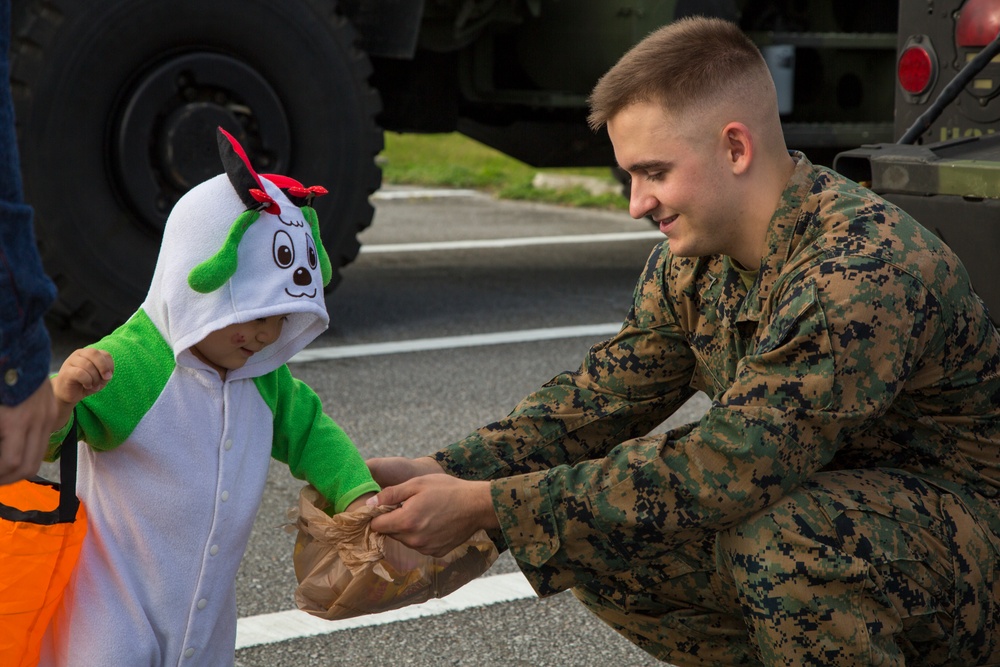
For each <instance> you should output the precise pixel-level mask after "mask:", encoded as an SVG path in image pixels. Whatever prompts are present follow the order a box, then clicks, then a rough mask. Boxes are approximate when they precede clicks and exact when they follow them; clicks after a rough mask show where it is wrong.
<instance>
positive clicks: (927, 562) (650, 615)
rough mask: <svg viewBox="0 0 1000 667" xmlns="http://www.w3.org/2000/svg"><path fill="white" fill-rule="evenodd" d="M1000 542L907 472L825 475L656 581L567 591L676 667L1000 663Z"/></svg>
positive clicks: (669, 563)
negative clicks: (625, 587)
mask: <svg viewBox="0 0 1000 667" xmlns="http://www.w3.org/2000/svg"><path fill="white" fill-rule="evenodd" d="M996 543H997V538H996V537H995V536H993V535H992V534H991V533H989V532H988V530H987V529H986V528H985V526H983V525H981V524H980V523H979V522H978V521H977V520H976V519H975V517H973V516H972V515H971V514H970V513H969V512H968V511H967V510H966V508H965V506H964V505H962V504H961V503H959V502H958V501H957V500H956V499H955V497H954V496H952V495H951V494H949V493H945V492H942V491H940V490H938V489H937V488H935V487H933V486H930V485H928V484H926V483H924V482H923V481H921V480H920V479H918V478H916V477H914V476H912V475H909V474H906V473H904V472H901V471H893V470H867V471H839V472H825V473H821V474H818V475H816V476H815V477H814V478H812V479H811V481H810V482H809V483H807V484H805V485H803V486H802V487H800V488H799V489H798V490H797V491H796V492H795V493H793V494H791V495H789V496H787V497H785V498H783V499H782V500H780V501H778V502H777V503H775V504H773V505H771V506H770V507H768V508H767V509H765V510H763V511H761V512H759V513H757V514H756V515H754V516H751V517H750V518H749V519H747V520H745V521H743V522H741V523H740V524H738V525H736V526H735V527H732V528H730V529H728V530H725V531H723V532H720V533H717V534H716V535H714V536H712V537H710V538H708V539H706V540H704V541H703V542H701V543H697V544H690V545H688V546H687V547H685V548H683V549H681V550H678V551H677V552H674V553H673V554H671V557H670V558H668V559H665V560H664V562H663V563H662V568H661V569H662V572H663V578H662V579H661V580H660V582H659V583H658V584H657V585H656V586H655V588H652V589H651V588H648V587H647V588H645V589H643V590H625V591H622V590H621V588H620V585H617V587H616V585H615V584H610V583H609V582H607V581H601V580H598V581H594V582H593V583H592V584H589V585H587V586H585V587H579V588H576V589H574V593H575V594H576V596H577V598H579V599H580V600H581V601H582V602H583V603H584V604H585V605H586V606H587V607H588V608H589V609H590V610H591V611H592V612H593V613H595V614H596V615H597V616H598V617H600V618H601V619H602V620H603V621H604V622H606V623H607V624H608V625H610V626H611V627H613V628H614V629H615V630H617V631H618V632H620V633H621V634H622V635H624V636H625V637H627V638H628V639H629V640H631V641H632V642H633V643H635V644H637V645H638V646H640V647H642V648H643V649H644V650H645V651H647V652H648V653H650V654H652V655H654V656H656V657H657V658H659V659H661V660H663V661H665V662H668V663H672V664H674V665H677V666H678V667H687V666H688V665H699V666H710V665H711V666H721V665H808V666H810V667H813V666H821V665H830V666H834V665H836V666H837V667H843V666H845V665H851V666H855V665H892V666H893V667H896V666H898V665H951V666H957V665H961V666H962V667H970V666H972V665H1000V640H998V638H997V637H996V636H995V629H1000V581H998V576H997V567H998V558H997V550H996V548H995V547H994V544H996ZM659 565H660V564H657V566H659Z"/></svg>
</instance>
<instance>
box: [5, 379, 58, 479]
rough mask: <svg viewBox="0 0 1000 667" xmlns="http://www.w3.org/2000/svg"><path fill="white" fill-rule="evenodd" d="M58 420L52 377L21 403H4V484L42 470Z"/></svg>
mask: <svg viewBox="0 0 1000 667" xmlns="http://www.w3.org/2000/svg"><path fill="white" fill-rule="evenodd" d="M56 420H57V415H56V402H55V399H54V398H53V396H52V383H51V382H49V380H48V379H46V380H45V381H44V382H42V384H41V385H39V387H38V389H36V390H35V392H34V393H33V394H32V395H31V396H29V397H28V398H27V399H25V400H24V401H22V402H21V403H20V404H18V405H14V406H6V405H4V406H0V485H3V484H10V483H12V482H16V481H18V480H21V479H26V478H28V477H31V476H32V475H35V474H37V473H38V468H39V467H41V465H42V459H43V458H44V457H45V451H46V450H47V449H48V447H49V435H51V433H52V432H53V431H55V430H56V429H57V428H58V425H57V424H56Z"/></svg>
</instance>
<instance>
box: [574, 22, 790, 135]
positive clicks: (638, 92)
mask: <svg viewBox="0 0 1000 667" xmlns="http://www.w3.org/2000/svg"><path fill="white" fill-rule="evenodd" d="M762 96H766V97H762ZM774 96H775V93H774V82H773V81H772V79H771V75H770V72H769V71H768V69H767V65H766V64H765V62H764V58H763V56H762V55H761V53H760V50H759V49H758V48H757V45H756V44H754V43H753V42H752V41H751V40H750V38H749V37H747V36H746V34H744V33H743V31H742V30H740V28H739V27H738V26H737V25H736V24H734V23H731V22H729V21H725V20H722V19H715V18H704V17H700V16H692V17H688V18H683V19H679V20H677V21H674V22H673V23H670V24H668V25H666V26H664V27H662V28H659V29H657V30H656V31H654V32H652V33H650V34H649V36H647V37H646V38H645V39H643V40H642V41H641V42H639V43H638V44H636V45H635V46H634V47H632V48H631V49H630V50H629V51H628V53H626V54H625V55H624V56H622V57H621V59H620V60H619V61H618V63H617V64H615V66H614V67H612V68H611V69H610V70H608V72H607V73H606V74H604V76H602V77H601V78H600V80H599V81H598V82H597V85H596V86H594V90H593V92H592V93H591V95H590V100H589V102H590V115H589V117H588V119H587V122H588V123H589V124H590V127H591V128H592V129H594V130H598V129H600V128H601V127H602V126H604V125H605V124H606V123H607V122H608V121H609V120H610V119H611V118H613V117H614V116H615V115H617V114H618V112H620V111H621V110H622V109H624V108H625V107H627V106H630V105H632V104H636V103H639V102H657V103H660V104H661V105H662V106H663V107H664V109H666V110H668V111H669V112H671V113H672V114H678V113H685V112H689V111H692V110H699V109H702V108H706V107H710V106H711V105H717V104H719V103H720V102H724V101H726V100H737V101H741V102H742V103H745V104H760V103H762V101H763V100H767V99H769V98H774ZM775 104H776V102H775Z"/></svg>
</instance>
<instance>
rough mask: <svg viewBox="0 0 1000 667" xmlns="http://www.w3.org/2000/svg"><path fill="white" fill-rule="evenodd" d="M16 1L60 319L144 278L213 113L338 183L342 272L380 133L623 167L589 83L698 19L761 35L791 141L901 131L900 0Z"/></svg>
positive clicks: (22, 112)
mask: <svg viewBox="0 0 1000 667" xmlns="http://www.w3.org/2000/svg"><path fill="white" fill-rule="evenodd" d="M13 4H14V7H13V42H12V61H11V66H12V73H11V79H12V85H13V92H14V99H15V113H16V116H17V122H18V132H19V135H18V136H19V144H20V148H21V157H22V167H23V173H24V179H25V191H26V196H27V199H28V201H29V202H30V203H31V204H32V205H33V206H34V207H35V210H36V227H35V228H36V233H37V236H38V240H39V246H40V249H41V252H42V256H43V261H44V263H45V266H46V269H47V271H48V272H49V273H50V275H52V276H53V278H54V279H55V281H56V283H57V285H58V287H59V300H58V302H57V304H56V306H55V308H54V309H53V318H54V320H55V322H56V323H57V324H58V323H64V324H71V325H72V326H74V327H75V328H77V329H78V330H80V331H82V332H86V333H88V334H101V333H103V332H106V331H108V330H110V329H111V328H113V327H114V326H115V325H117V324H118V323H120V322H121V321H123V320H124V319H125V318H126V317H128V316H129V315H130V314H131V313H132V312H133V311H134V309H135V308H136V306H137V305H138V304H139V303H140V301H141V299H142V298H143V296H144V295H145V292H146V289H147V286H148V284H149V279H150V277H151V275H152V270H153V266H154V263H155V259H156V255H157V252H158V249H159V241H160V238H161V234H162V229H163V224H164V221H165V219H166V216H167V214H168V212H169V211H170V209H171V208H172V206H173V205H174V203H175V202H176V201H177V199H178V198H179V197H180V196H181V195H182V194H183V193H184V192H186V191H187V190H188V189H189V188H190V187H192V186H193V185H195V184H196V183H198V182H200V181H202V180H204V179H206V178H208V177H210V176H212V175H214V174H216V173H219V172H220V170H221V166H220V163H219V160H218V156H217V155H216V152H215V151H216V149H215V141H214V137H213V133H214V129H215V127H217V126H222V127H223V128H225V129H226V130H228V131H229V132H230V133H232V134H233V135H234V136H236V137H237V139H238V140H239V141H240V142H241V143H242V145H243V146H245V147H246V148H247V150H248V153H250V155H251V158H252V159H253V161H254V164H255V165H257V166H258V168H259V169H260V170H261V171H262V172H264V173H268V172H270V173H286V174H290V175H294V176H295V177H296V178H298V179H299V180H302V181H303V182H304V183H306V184H307V185H311V184H320V185H324V186H326V187H328V188H329V189H330V191H331V194H330V195H329V196H327V197H323V198H322V199H319V200H318V202H317V203H318V204H319V206H320V210H319V213H320V219H321V220H322V221H323V225H322V237H323V242H324V245H325V246H326V247H327V250H328V251H329V254H330V257H331V260H332V261H333V264H334V266H335V267H338V268H339V267H343V266H344V265H346V264H347V263H348V262H350V261H351V260H352V259H353V258H354V257H355V256H356V254H357V252H358V249H359V245H358V241H357V234H358V232H359V231H361V230H362V229H364V228H365V227H366V226H367V225H369V224H370V222H371V220H372V215H373V209H372V206H371V204H370V203H369V195H370V194H371V193H372V192H374V191H375V190H376V189H378V188H379V187H380V183H381V173H380V169H379V167H378V165H377V164H376V162H375V157H376V156H377V154H378V153H379V152H380V151H381V149H382V147H383V131H385V130H389V131H394V132H452V131H459V132H462V133H464V134H466V135H468V136H469V137H472V138H473V139H476V140H478V141H480V142H482V143H484V144H487V145H489V146H492V147H494V148H496V149H499V150H500V151H503V152H504V153H507V154H509V155H511V156H513V157H515V158H518V159H520V160H523V161H524V162H527V163H529V164H531V165H535V166H539V167H543V166H585V165H586V166H593V165H601V166H604V165H606V166H609V167H610V166H611V165H612V164H613V157H612V152H611V147H610V144H609V142H608V140H607V137H606V134H605V133H600V134H594V133H592V132H590V131H589V130H588V128H587V126H586V123H585V116H586V97H587V95H588V93H589V92H590V90H591V88H592V86H593V85H594V83H595V82H596V80H597V78H598V77H599V76H600V75H601V74H602V73H603V72H604V71H606V70H607V69H608V68H609V67H610V66H611V65H612V64H614V62H615V61H616V60H617V59H618V57H619V56H620V55H621V54H622V53H624V52H625V51H626V50H627V49H628V48H629V47H630V46H631V45H632V44H634V43H635V42H637V41H638V40H640V39H641V38H642V37H644V36H645V35H646V34H648V33H649V32H650V31H652V30H653V29H655V28H657V27H659V26H661V25H663V24H666V23H668V22H670V21H673V20H676V19H677V18H679V17H681V16H685V15H690V14H703V15H714V16H721V17H724V18H728V19H731V20H734V21H737V22H738V23H739V24H740V25H741V26H742V27H743V28H744V29H745V30H746V31H747V32H748V33H749V34H750V35H751V36H752V37H753V38H754V39H755V40H756V41H757V42H758V43H759V44H760V46H761V48H762V50H763V51H764V53H765V56H766V57H768V59H769V62H770V63H772V69H773V71H774V72H775V78H776V80H777V81H778V82H779V93H780V94H781V99H782V111H783V113H784V121H785V132H786V135H787V137H788V141H789V145H791V146H793V147H795V148H801V149H803V150H806V151H807V152H808V153H809V154H810V156H812V157H814V158H819V160H820V161H822V159H823V155H824V154H825V155H828V156H829V160H831V161H832V158H833V156H834V155H835V153H836V152H837V151H838V150H842V149H844V148H847V147H853V146H857V145H859V144H862V143H870V142H883V141H891V140H892V131H893V125H892V91H893V86H894V80H893V72H894V64H895V50H896V35H895V29H896V19H897V13H896V2H895V0H864V1H862V0H838V1H837V2H830V1H829V0H282V1H281V2H275V1H274V0H100V1H99V2H95V1H94V0H15V2H14V3H13ZM338 279H339V278H338V277H337V276H335V277H334V280H333V281H332V284H335V283H336V281H337V280H338Z"/></svg>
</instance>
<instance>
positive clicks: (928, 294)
mask: <svg viewBox="0 0 1000 667" xmlns="http://www.w3.org/2000/svg"><path fill="white" fill-rule="evenodd" d="M794 157H795V159H796V160H797V165H796V166H795V170H794V173H793V176H792V178H791V180H790V181H789V182H788V184H787V186H786V188H785V190H784V192H783V194H782V199H781V203H780V205H779V207H778V209H777V211H776V212H775V214H774V216H773V218H772V219H771V222H770V225H769V227H768V232H767V238H766V252H765V255H764V257H763V259H762V262H761V265H760V269H759V271H758V272H756V274H749V275H748V273H747V272H745V271H742V272H741V271H739V270H737V267H735V266H734V265H733V263H732V261H731V260H729V259H728V258H726V257H722V256H710V257H690V258H688V257H677V256H674V255H672V254H671V252H670V248H669V244H668V242H664V243H663V244H661V245H660V246H658V247H657V248H656V249H655V250H654V251H653V253H652V255H651V256H650V258H649V262H648V264H647V266H646V269H645V272H644V273H643V275H642V277H641V278H640V280H639V283H638V285H637V287H636V290H635V297H634V304H633V306H632V308H631V309H630V311H629V313H628V316H627V318H626V321H625V323H624V325H623V326H622V329H621V331H620V332H619V333H618V335H617V336H615V337H614V338H612V339H611V340H609V341H607V342H605V343H602V344H599V345H597V346H595V347H593V348H592V349H591V350H590V352H589V353H588V355H587V357H586V358H585V360H584V362H583V364H582V365H581V367H580V369H579V370H578V371H576V372H566V373H563V374H560V375H558V376H556V377H555V378H553V379H552V380H551V381H550V382H548V383H547V384H546V385H545V386H543V387H542V388H541V389H540V390H538V391H537V392H535V393H534V394H532V395H531V396H529V397H527V398H526V399H525V400H524V401H522V402H521V403H520V404H519V405H518V406H517V407H516V408H515V409H514V411H513V412H511V413H510V415H509V416H508V417H507V418H505V419H503V420H500V421H498V422H496V423H493V424H490V425H488V426H486V427H484V428H482V429H480V430H478V431H477V432H475V433H474V434H472V435H471V436H469V437H468V438H466V439H465V440H463V441H461V442H458V443H456V444H454V445H452V446H450V447H447V448H446V449H444V450H442V451H440V452H438V453H437V454H436V455H435V457H436V460H437V461H438V462H439V463H440V464H441V465H442V466H443V467H444V468H445V470H446V471H447V472H449V473H451V474H453V475H456V476H459V477H462V478H466V479H490V480H493V481H492V482H491V492H492V499H493V504H494V509H495V511H496V513H497V516H498V518H499V521H500V524H501V527H502V530H503V535H504V539H505V540H506V543H507V545H508V546H509V548H510V550H511V552H512V553H513V555H514V557H515V558H516V560H517V563H518V565H519V566H520V568H521V569H522V571H523V572H524V574H525V575H526V576H527V578H528V580H529V581H530V582H531V584H532V586H533V587H534V588H535V590H536V591H537V592H538V593H539V594H541V595H549V594H553V593H556V592H559V591H562V590H566V589H573V591H574V593H575V595H576V596H577V597H578V598H579V599H580V600H582V601H583V603H584V604H585V605H587V606H588V607H589V608H590V609H591V610H592V611H593V612H594V613H596V614H597V615H598V616H600V617H601V618H602V619H603V620H605V621H606V622H607V623H608V624H610V625H611V626H612V627H614V628H615V629H617V630H618V631H619V632H621V633H622V634H624V635H625V636H626V637H628V638H629V639H631V640H632V641H633V642H635V643H637V644H638V645H640V646H641V647H642V648H644V649H645V650H647V651H648V652H649V653H651V654H653V655H655V656H657V657H659V658H661V659H663V660H665V661H669V662H672V663H675V664H678V665H735V664H761V663H763V664H768V665H778V664H795V665H838V666H840V665H861V664H873V665H874V664H878V665H901V664H904V661H905V663H906V664H924V665H986V664H1000V643H998V641H997V639H996V637H995V634H996V633H995V631H994V630H995V628H996V626H997V621H998V616H1000V583H998V578H997V565H998V557H997V556H998V551H1000V538H998V535H1000V501H998V500H997V496H998V494H1000V470H998V466H1000V407H998V406H1000V375H998V370H1000V368H998V367H1000V337H998V335H997V332H996V330H995V329H994V327H993V325H992V324H991V322H990V321H989V318H988V315H987V313H986V312H985V309H984V307H983V304H982V303H981V301H980V300H979V298H978V297H977V296H976V295H975V293H974V292H973V291H972V289H971V287H970V284H969V280H968V277H967V275H966V272H965V269H964V268H963V267H962V265H961V263H960V261H959V260H958V258H957V257H956V256H955V255H954V254H953V253H952V252H951V251H950V250H949V249H948V247H947V246H945V245H944V244H943V243H942V242H941V241H940V240H939V239H938V238H937V237H936V236H935V235H933V234H932V233H930V232H929V231H928V230H926V229H924V228H923V227H921V226H920V225H919V224H917V223H916V222H915V221H914V220H913V219H912V218H910V217H909V216H907V215H906V214H905V213H903V212H902V211H900V210H899V209H898V208H896V207H894V206H893V205H891V204H889V203H887V202H885V201H884V200H882V199H881V198H879V197H878V196H876V195H874V194H873V193H871V192H870V191H868V190H866V189H864V188H862V187H860V186H859V185H857V184H855V183H853V182H851V181H848V180H846V179H844V178H842V177H841V176H839V175H838V174H836V173H834V172H832V171H829V170H827V169H824V168H822V167H817V166H813V165H812V164H810V162H809V161H808V160H807V159H805V158H804V157H803V156H802V155H801V154H794ZM748 285H749V287H748ZM697 390H701V391H704V392H705V393H706V394H708V395H709V396H711V397H712V405H711V408H710V409H709V410H708V412H707V413H706V414H705V415H704V417H703V418H702V419H701V421H700V422H698V423H696V424H692V425H689V426H686V427H684V428H680V429H675V430H672V431H670V432H668V433H666V434H664V435H648V433H649V432H650V431H651V430H652V429H653V428H654V427H656V426H657V425H658V424H660V423H662V421H663V420H664V419H665V418H666V417H668V416H669V415H670V414H671V413H673V412H674V410H676V409H677V408H678V407H679V406H681V405H682V404H683V403H684V402H685V401H686V400H687V399H688V398H689V397H690V396H691V395H692V394H693V393H694V392H695V391H697Z"/></svg>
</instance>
